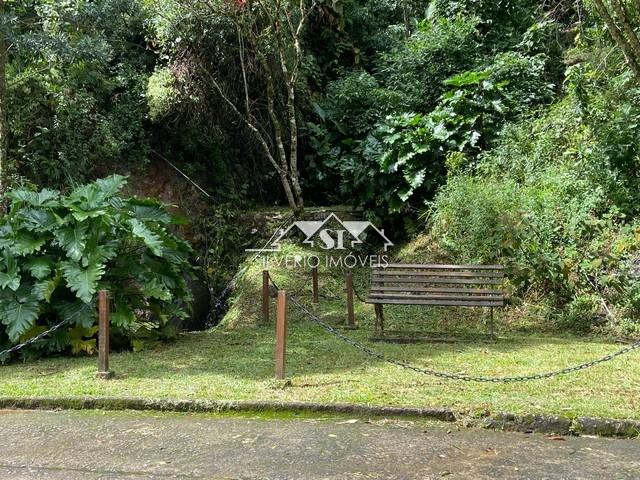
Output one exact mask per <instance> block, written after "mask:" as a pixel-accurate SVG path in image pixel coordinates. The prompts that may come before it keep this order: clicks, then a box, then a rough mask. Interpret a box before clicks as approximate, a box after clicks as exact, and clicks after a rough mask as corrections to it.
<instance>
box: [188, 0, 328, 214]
mask: <svg viewBox="0 0 640 480" xmlns="http://www.w3.org/2000/svg"><path fill="white" fill-rule="evenodd" d="M183 1H187V0H183ZM202 2H203V4H204V6H205V7H206V9H208V11H209V13H210V14H211V15H212V17H214V18H218V19H219V18H225V19H227V20H228V21H230V22H231V23H232V24H233V28H234V30H235V35H234V36H235V41H236V47H235V48H234V49H233V55H234V56H235V57H236V61H235V62H234V63H235V64H236V65H237V66H238V68H239V74H238V75H237V77H235V80H236V81H229V78H228V77H229V73H228V72H226V71H224V69H223V68H220V65H219V64H216V61H215V60H213V61H212V59H211V57H210V52H207V51H198V52H195V53H193V52H192V54H193V56H194V57H195V63H196V64H197V68H199V69H200V70H201V72H203V73H204V76H205V77H206V81H207V82H208V83H209V84H210V85H211V87H213V90H214V91H215V93H216V94H217V95H218V96H219V98H220V99H222V101H223V103H224V104H225V105H226V107H228V109H229V110H230V111H231V112H233V114H234V115H235V117H236V118H237V119H239V120H240V122H241V123H242V124H243V125H244V126H245V127H246V129H247V130H248V132H249V133H250V135H251V138H252V139H253V140H254V141H255V142H256V144H257V145H258V147H259V149H260V151H261V152H262V154H263V155H264V157H265V158H266V160H267V161H268V162H269V164H270V165H271V166H272V167H273V169H274V170H275V172H276V174H277V175H278V177H279V179H280V182H281V184H282V187H283V189H284V193H285V196H286V198H287V202H288V204H289V206H290V207H291V209H293V210H294V211H301V210H302V209H303V208H304V196H303V191H302V186H301V182H300V171H299V168H298V156H299V143H298V136H299V123H298V108H297V107H298V104H297V102H298V98H297V97H298V89H299V84H300V77H301V67H302V60H303V55H304V51H303V45H302V38H303V34H304V30H305V26H306V24H307V21H308V19H309V15H310V14H311V13H312V11H313V10H314V9H315V7H316V0H312V1H309V0H253V1H240V0H231V1H229V0H227V1H217V0H202ZM188 3H190V4H191V5H193V2H188ZM213 33H214V32H210V33H209V34H210V35H211V34H213ZM216 34H217V33H216ZM265 120H266V121H265ZM265 124H266V128H265Z"/></svg>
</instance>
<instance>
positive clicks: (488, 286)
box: [367, 264, 504, 307]
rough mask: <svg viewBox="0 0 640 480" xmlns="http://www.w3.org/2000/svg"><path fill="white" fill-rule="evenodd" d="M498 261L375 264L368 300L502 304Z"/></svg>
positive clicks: (467, 304)
mask: <svg viewBox="0 0 640 480" xmlns="http://www.w3.org/2000/svg"><path fill="white" fill-rule="evenodd" d="M503 279H504V268H503V267H502V266H500V265H416V264H390V265H388V266H386V267H376V268H374V270H373V273H372V277H371V291H370V293H369V298H368V299H367V302H368V303H378V304H399V305H440V306H452V307H454V306H455V307H502V306H504V291H503V289H502V283H503Z"/></svg>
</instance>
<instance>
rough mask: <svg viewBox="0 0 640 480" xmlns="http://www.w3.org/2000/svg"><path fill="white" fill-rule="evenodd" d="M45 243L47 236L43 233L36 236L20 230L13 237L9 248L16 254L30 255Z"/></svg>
mask: <svg viewBox="0 0 640 480" xmlns="http://www.w3.org/2000/svg"><path fill="white" fill-rule="evenodd" d="M45 243H47V236H45V235H39V236H36V235H31V234H29V233H27V232H24V231H20V232H18V233H17V234H16V236H15V238H14V242H13V245H12V246H11V250H13V251H14V252H15V253H16V255H31V254H32V253H33V252H37V251H39V250H40V249H41V248H42V247H43V246H44V244H45Z"/></svg>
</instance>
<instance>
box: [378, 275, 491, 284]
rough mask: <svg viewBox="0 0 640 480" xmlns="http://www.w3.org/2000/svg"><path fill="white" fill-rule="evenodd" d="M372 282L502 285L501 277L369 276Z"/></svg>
mask: <svg viewBox="0 0 640 480" xmlns="http://www.w3.org/2000/svg"><path fill="white" fill-rule="evenodd" d="M371 281H372V282H373V283H384V284H387V285H388V284H401V283H421V284H451V285H502V279H501V278H454V277H450V278H442V277H441V278H438V277H402V278H388V277H378V276H377V275H374V276H372V277H371Z"/></svg>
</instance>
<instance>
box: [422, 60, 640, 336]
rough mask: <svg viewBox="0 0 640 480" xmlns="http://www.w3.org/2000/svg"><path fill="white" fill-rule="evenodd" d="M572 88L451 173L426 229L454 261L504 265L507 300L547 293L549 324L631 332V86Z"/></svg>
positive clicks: (634, 236)
mask: <svg viewBox="0 0 640 480" xmlns="http://www.w3.org/2000/svg"><path fill="white" fill-rule="evenodd" d="M581 72H583V73H582V74H585V75H587V76H591V78H593V72H592V73H591V74H589V73H588V67H585V68H584V69H581ZM578 73H579V72H573V73H572V75H571V78H570V82H571V83H573V82H576V81H580V80H582V78H578V79H576V78H575V76H576V75H578ZM582 86H583V87H585V88H584V90H581V93H580V96H578V95H577V93H575V92H576V91H575V90H572V91H571V92H572V93H571V94H570V95H569V96H568V97H566V98H565V99H564V100H563V101H562V102H559V103H557V104H555V105H552V106H550V107H548V108H547V109H545V110H542V111H541V114H540V115H539V116H538V117H537V118H536V117H533V116H531V117H529V118H525V119H523V120H521V121H520V122H518V123H516V124H513V125H511V126H509V127H508V128H506V130H505V131H503V132H502V133H501V135H500V136H499V137H498V138H499V141H498V143H497V145H496V147H495V148H493V149H492V150H490V151H487V152H485V153H483V154H481V155H480V157H479V160H478V162H477V163H476V164H475V165H472V168H467V169H461V170H460V171H459V173H457V174H456V175H451V176H450V178H449V181H448V183H447V185H446V186H445V187H444V188H443V189H442V190H441V192H440V193H439V195H438V197H437V198H436V201H435V203H434V205H433V208H432V209H431V211H430V214H429V219H430V220H431V231H432V233H433V235H434V238H435V239H436V240H437V241H438V242H439V245H440V246H441V247H443V248H444V249H445V250H446V251H447V252H448V253H449V255H450V256H451V257H452V258H455V259H457V260H459V261H462V262H472V263H473V262H488V263H492V262H499V263H504V264H505V265H507V267H508V271H509V280H510V282H511V284H512V287H513V293H514V299H515V300H517V299H518V298H524V297H526V296H527V294H528V293H530V292H532V291H533V292H536V293H537V294H539V295H544V296H545V297H546V298H549V299H550V300H551V301H552V302H553V304H554V306H555V314H553V315H552V316H551V317H552V318H550V320H552V321H554V322H555V323H556V324H557V325H558V326H561V327H562V328H573V329H576V330H588V329H590V328H591V329H593V328H599V329H603V328H604V329H606V331H608V332H613V333H616V334H618V333H622V334H628V333H634V332H637V331H638V322H637V315H638V313H640V310H638V307H639V306H640V304H638V303H637V301H636V299H637V298H638V295H637V292H638V291H639V290H638V288H639V287H638V285H639V284H638V276H637V273H634V271H635V270H637V268H636V267H635V265H637V258H638V250H639V249H640V224H639V223H638V221H637V220H636V218H637V214H638V211H639V210H638V202H637V198H638V197H637V195H638V194H637V191H638V188H637V187H638V175H637V165H639V162H638V158H640V157H639V156H638V153H637V152H638V151H639V150H638V148H639V145H640V140H639V139H638V136H637V128H636V127H635V125H637V118H639V117H638V108H637V107H636V102H637V95H638V94H637V91H636V89H634V88H629V85H628V83H627V82H625V81H624V79H623V78H612V79H611V81H610V83H609V84H608V85H605V88H603V85H602V84H601V83H600V84H599V85H598V87H597V89H595V88H593V86H592V85H589V83H588V82H584V83H582ZM572 88H573V87H572ZM583 95H586V98H589V101H588V102H587V103H586V104H585V103H584V102H583V100H584V99H585V97H583ZM613 99H615V101H612V100H613ZM585 108H587V110H585ZM601 300H604V301H605V303H604V304H606V305H608V307H609V308H608V309H607V308H605V307H604V304H603V303H602V301H601Z"/></svg>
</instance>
